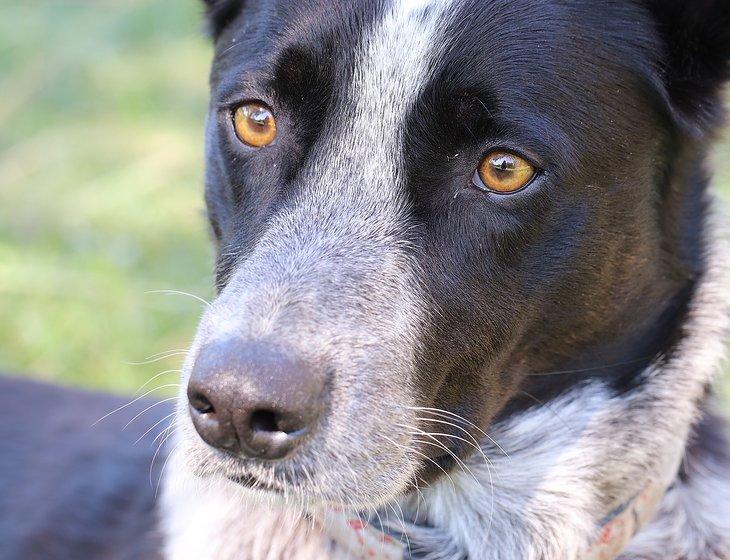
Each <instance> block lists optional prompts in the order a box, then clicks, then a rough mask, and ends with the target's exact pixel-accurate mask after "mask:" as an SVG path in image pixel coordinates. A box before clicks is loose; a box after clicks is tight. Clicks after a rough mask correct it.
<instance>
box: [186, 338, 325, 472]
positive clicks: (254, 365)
mask: <svg viewBox="0 0 730 560" xmlns="http://www.w3.org/2000/svg"><path fill="white" fill-rule="evenodd" d="M323 388H324V379H323V376H322V375H319V374H318V373H317V372H316V371H315V370H314V369H313V368H311V367H308V366H307V365H306V364H305V363H303V362H301V361H298V360H296V359H293V358H291V357H289V356H287V355H286V354H284V353H283V352H282V351H281V350H279V349H277V348H275V347H273V346H269V345H266V344H264V343H261V342H245V341H242V340H238V339H228V340H224V341H221V342H215V343H212V344H209V345H207V346H205V347H204V348H203V349H202V350H201V351H200V353H199V354H198V357H197V359H196V361H195V366H194V367H193V371H192V374H191V376H190V381H189V382H188V401H189V403H190V414H191V416H192V419H193V424H194V425H195V429H196V430H197V431H198V433H199V434H200V437H201V438H203V440H204V441H205V442H206V443H208V444H209V445H212V446H213V447H217V448H219V449H222V450H224V451H227V452H229V453H232V454H235V455H241V454H242V455H246V456H248V457H258V458H261V459H268V460H273V459H282V458H284V457H286V456H287V455H290V454H291V453H292V452H293V451H294V450H295V449H296V447H297V446H298V445H299V444H300V443H301V442H302V441H303V440H304V439H305V437H306V436H307V434H309V433H310V432H311V431H312V430H313V429H314V426H315V424H316V421H317V419H318V417H319V414H320V412H321V409H322V399H323Z"/></svg>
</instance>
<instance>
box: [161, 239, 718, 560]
mask: <svg viewBox="0 0 730 560" xmlns="http://www.w3.org/2000/svg"><path fill="white" fill-rule="evenodd" d="M718 239H719V240H718ZM707 247H708V249H707V255H706V256H707V267H706V269H705V272H704V274H703V276H702V277H701V278H699V279H698V282H697V284H696V287H695V291H694V294H693V295H692V300H691V302H690V306H689V311H688V314H687V317H686V320H685V322H684V324H683V326H682V330H683V332H682V337H681V339H680V340H679V341H678V342H677V343H676V345H675V347H674V349H673V351H672V352H671V354H670V355H668V356H664V357H662V359H661V360H660V361H658V362H656V363H655V364H653V365H652V366H650V367H649V368H647V369H646V370H645V371H644V372H643V373H642V374H641V380H640V383H638V384H637V386H636V387H635V388H634V389H632V390H631V391H630V392H627V393H625V394H622V395H620V396H617V395H616V394H615V392H614V391H613V390H612V389H611V388H609V387H607V386H606V385H605V383H604V382H603V381H601V380H593V381H589V382H586V383H584V384H581V385H578V386H576V387H575V388H574V389H572V390H571V391H569V392H567V393H565V394H563V395H562V396H560V397H558V398H556V399H553V400H551V401H550V402H547V403H546V404H545V405H543V406H535V407H533V408H531V409H529V410H527V411H525V412H522V413H520V414H517V415H514V416H512V417H510V418H508V419H506V420H504V421H502V422H500V423H499V424H498V425H496V426H495V427H494V428H493V430H492V432H491V434H490V435H491V438H492V439H493V441H491V440H490V441H483V442H481V443H482V448H483V451H484V455H485V456H484V457H482V456H481V455H480V454H475V455H474V456H472V457H471V458H470V459H469V460H467V461H466V465H465V467H467V468H468V470H467V468H463V469H459V470H456V471H454V472H452V473H450V477H442V479H441V480H440V481H439V482H438V483H436V484H435V485H433V486H431V487H429V488H423V489H421V492H420V493H419V494H418V495H414V496H410V497H408V498H406V499H404V500H403V501H402V502H401V503H398V504H397V505H396V504H393V506H392V507H389V508H387V510H388V512H389V514H390V515H389V517H390V521H391V523H390V524H391V525H392V526H395V527H398V525H399V524H398V522H396V523H393V519H395V518H396V517H398V518H399V519H402V517H405V521H406V523H405V524H404V525H403V528H404V529H405V531H406V533H407V541H408V544H409V545H410V546H411V548H412V549H413V550H414V551H416V552H417V554H416V555H414V557H417V558H430V559H433V560H436V559H442V560H447V559H449V560H450V559H462V558H464V557H468V558H480V559H489V560H538V559H566V560H583V559H585V560H591V556H590V554H591V549H590V547H591V545H592V544H593V545H595V543H598V542H599V541H600V537H601V531H602V530H603V531H605V530H606V527H608V526H609V525H607V523H606V516H607V515H609V514H610V513H611V512H613V511H615V510H616V509H617V508H621V507H622V506H626V505H627V504H628V505H629V506H630V509H632V508H633V506H632V505H631V504H632V503H633V502H632V500H633V499H634V498H635V497H637V496H642V495H643V492H645V491H647V489H651V488H654V489H655V490H654V492H655V493H658V494H661V492H662V491H663V490H664V487H665V485H666V484H668V483H669V482H670V481H669V480H668V479H671V478H674V476H673V475H674V473H676V469H677V464H678V461H679V458H680V457H681V456H682V454H683V453H684V449H685V447H686V444H687V440H688V437H689V434H690V430H691V428H692V426H693V424H694V423H695V422H696V420H697V415H698V411H699V404H698V403H701V402H703V400H704V399H705V397H706V391H707V388H708V386H709V385H710V383H711V382H712V379H713V378H714V376H715V374H716V372H717V370H718V365H719V363H720V362H721V358H722V356H723V351H724V343H725V341H726V339H727V338H726V337H727V333H728V331H729V330H730V324H729V323H730V313H729V312H728V311H729V309H728V302H727V301H726V298H727V294H728V293H730V286H728V285H727V284H728V282H729V281H730V274H727V273H726V271H725V270H724V266H725V263H726V262H730V259H728V258H727V256H728V248H727V241H725V240H723V239H722V237H721V236H717V238H713V239H711V240H708V244H707ZM689 371H691V372H692V374H691V375H688V374H687V372H689ZM493 442H498V443H499V447H498V446H497V445H496V444H495V443H493ZM168 472H169V473H171V475H170V476H168V477H167V480H166V489H165V496H164V500H163V525H164V530H165V533H166V538H167V554H168V557H169V558H174V559H176V560H177V559H182V558H198V559H199V558H217V559H221V560H226V559H250V560H258V559H264V558H266V559H273V558H276V559H278V558H287V559H290V560H314V559H315V558H316V559H322V558H333V559H338V560H339V559H346V558H358V553H356V552H349V551H347V550H346V549H347V548H348V546H347V545H346V546H344V547H343V546H342V543H341V537H337V536H336V534H337V531H336V530H335V529H333V526H332V525H331V524H329V523H328V522H327V521H326V520H324V521H323V520H321V519H317V518H314V519H311V518H300V517H299V516H298V515H296V514H295V513H294V512H292V511H290V510H287V509H278V508H271V507H266V506H262V505H260V504H259V505H256V504H254V503H252V502H251V499H250V494H248V493H247V492H243V491H241V490H240V489H239V488H238V487H236V486H234V485H233V484H232V483H228V482H211V481H203V480H197V479H195V478H194V477H192V476H190V475H188V474H187V471H186V469H185V467H184V465H183V461H182V459H181V457H178V456H176V455H175V454H173V456H172V457H171V464H170V466H169V468H168ZM670 492H674V490H672V491H670ZM675 494H676V492H675ZM728 498H730V497H728ZM681 507H684V506H683V505H682V503H681V500H679V498H677V496H676V495H672V496H669V497H668V498H665V499H664V502H663V503H662V504H661V506H660V508H661V509H662V512H664V513H663V514H665V513H666V512H667V511H669V510H670V509H671V508H675V509H677V508H681ZM687 507H689V506H687ZM718 507H720V506H718ZM722 507H725V506H722ZM726 509H727V508H726ZM652 511H653V508H652V507H651V504H649V505H648V507H647V508H645V510H644V509H642V510H641V511H639V512H638V513H639V514H641V515H644V514H646V517H650V514H651V513H652ZM672 511H673V510H672ZM676 514H677V515H680V516H686V515H687V512H686V511H679V510H677V512H676ZM703 514H704V513H699V514H698V515H703ZM708 514H709V513H708ZM726 518H728V519H730V516H726ZM409 521H413V523H409ZM633 521H637V520H632V522H633ZM638 521H642V520H638ZM644 521H645V520H644ZM728 523H730V522H728ZM636 528H638V527H636ZM624 529H625V528H624ZM630 529H631V528H629V532H630ZM728 530H729V531H730V527H728ZM652 531H654V532H656V531H657V529H656V528H655V527H653V526H652V525H651V524H650V526H649V527H647V528H645V529H644V530H643V531H641V532H640V534H639V536H638V537H637V538H636V539H634V540H633V541H632V542H631V543H630V544H629V549H630V550H631V547H637V546H642V545H641V542H643V541H642V538H641V536H642V534H647V535H649V537H647V538H645V539H644V541H647V542H649V543H650V545H651V546H653V547H654V548H655V550H652V549H651V548H647V549H646V550H644V549H640V550H633V551H632V553H633V552H636V553H637V555H638V556H640V557H641V558H651V559H653V558H657V559H659V558H666V557H669V556H670V555H669V554H667V553H666V551H664V550H661V549H656V546H657V543H656V542H654V541H652V538H651V535H653V533H652ZM355 538H356V539H357V537H355ZM338 539H339V540H340V542H338ZM625 540H627V539H623V538H622V539H616V540H613V539H610V544H611V546H614V545H615V550H613V549H612V550H611V551H608V552H610V553H611V555H607V556H605V557H606V558H611V557H612V556H616V555H617V554H618V553H619V552H620V550H619V549H621V548H623V547H624V546H625V545H626V542H625ZM655 540H656V539H655ZM637 542H639V544H636V543H637ZM647 546H649V545H647ZM678 546H679V545H678ZM395 550H396V552H395V554H396V555H397V554H399V553H398V552H397V551H398V550H401V549H399V548H398V547H395ZM594 551H595V549H594ZM604 552H607V551H605V550H604ZM603 557H604V556H602V557H601V558H603ZM698 557H700V556H698Z"/></svg>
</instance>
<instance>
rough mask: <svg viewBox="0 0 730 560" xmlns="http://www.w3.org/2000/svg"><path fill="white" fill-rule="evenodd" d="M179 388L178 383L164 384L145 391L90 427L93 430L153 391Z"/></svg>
mask: <svg viewBox="0 0 730 560" xmlns="http://www.w3.org/2000/svg"><path fill="white" fill-rule="evenodd" d="M179 386H180V384H179V383H166V384H165V385H160V386H159V387H155V388H154V389H150V390H149V391H147V392H146V393H144V394H143V395H140V396H138V397H137V398H135V399H133V400H131V401H129V402H128V403H126V404H123V405H122V406H120V407H117V408H115V409H114V410H112V411H111V412H108V413H107V414H105V415H104V416H102V417H101V418H99V419H98V420H97V421H96V422H94V423H93V424H91V427H92V428H93V427H94V426H96V425H97V424H98V423H99V422H101V421H102V420H105V419H107V418H109V417H110V416H111V415H112V414H116V413H117V412H120V411H122V410H124V409H125V408H127V407H128V406H132V405H133V404H134V403H136V402H137V401H139V400H141V399H143V398H145V397H146V396H148V395H151V394H152V393H154V392H155V391H159V390H161V389H167V388H169V387H179Z"/></svg>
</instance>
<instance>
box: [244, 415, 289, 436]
mask: <svg viewBox="0 0 730 560" xmlns="http://www.w3.org/2000/svg"><path fill="white" fill-rule="evenodd" d="M251 431H252V432H254V433H255V432H284V431H285V430H284V429H283V426H282V423H281V417H280V416H279V415H278V414H276V412H272V411H270V410H255V411H254V412H253V414H251Z"/></svg>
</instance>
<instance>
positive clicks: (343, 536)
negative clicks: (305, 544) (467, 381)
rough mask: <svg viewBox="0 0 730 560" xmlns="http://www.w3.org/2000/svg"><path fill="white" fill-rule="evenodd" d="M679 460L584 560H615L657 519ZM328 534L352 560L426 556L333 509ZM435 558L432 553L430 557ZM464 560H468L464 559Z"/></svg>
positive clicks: (388, 530) (604, 527) (398, 536)
mask: <svg viewBox="0 0 730 560" xmlns="http://www.w3.org/2000/svg"><path fill="white" fill-rule="evenodd" d="M680 459H681V458H680ZM680 459H677V460H672V461H671V462H669V463H668V465H667V467H665V468H664V469H662V471H663V472H662V475H660V476H657V477H656V478H654V479H653V480H651V481H650V482H649V484H647V486H646V487H645V488H644V489H643V490H641V491H640V492H638V493H637V494H635V495H634V496H632V497H631V498H629V499H628V500H626V501H625V502H624V503H622V504H620V505H619V506H618V507H616V508H615V509H613V510H612V511H611V512H610V513H609V514H608V515H606V516H605V517H604V518H603V519H602V520H601V521H600V522H599V523H598V527H599V529H598V535H597V537H596V538H595V540H594V541H593V543H592V544H591V545H590V546H588V547H587V549H586V550H585V552H584V554H583V556H582V558H583V560H614V559H615V558H617V557H618V556H619V554H621V552H623V551H624V550H625V549H626V548H627V546H628V545H629V543H630V541H631V539H633V537H634V536H635V535H636V534H637V533H638V532H639V530H640V529H641V528H642V527H644V526H645V525H646V524H647V523H648V522H649V521H651V519H652V518H653V517H654V515H655V513H656V511H657V508H658V506H659V502H660V501H661V499H662V498H663V497H664V495H665V494H666V492H667V490H668V489H669V488H670V487H671V485H672V484H673V482H674V479H675V478H676V476H677V471H678V469H679V462H680ZM323 521H324V526H326V527H327V533H328V534H329V535H330V536H331V537H332V539H333V540H334V541H335V542H336V543H337V544H338V545H339V546H341V547H342V548H344V549H345V550H347V551H348V552H349V553H350V554H351V558H352V559H353V560H418V559H419V558H422V557H423V556H422V555H421V554H420V553H419V552H417V551H413V550H411V547H410V545H409V544H408V538H407V536H406V535H405V533H403V532H402V531H398V530H395V529H393V528H392V527H391V526H387V527H386V526H384V525H383V524H381V523H380V522H379V521H378V520H375V519H369V520H367V521H364V520H363V519H362V518H360V517H353V516H348V515H346V514H345V513H343V512H339V511H335V510H330V511H328V512H326V513H325V516H324V519H323ZM427 556H428V557H429V558H433V557H434V556H433V553H431V554H428V555H427ZM462 560H468V558H467V557H466V556H463V558H462Z"/></svg>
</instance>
